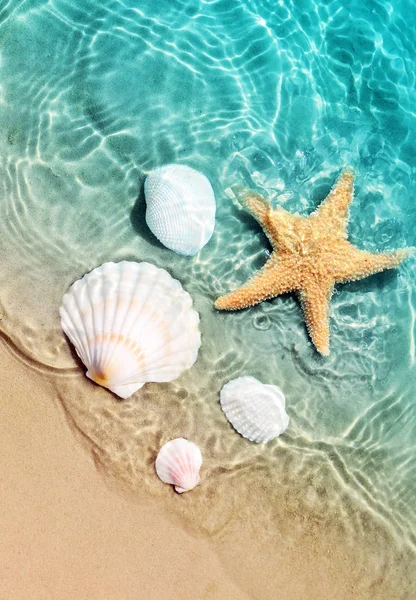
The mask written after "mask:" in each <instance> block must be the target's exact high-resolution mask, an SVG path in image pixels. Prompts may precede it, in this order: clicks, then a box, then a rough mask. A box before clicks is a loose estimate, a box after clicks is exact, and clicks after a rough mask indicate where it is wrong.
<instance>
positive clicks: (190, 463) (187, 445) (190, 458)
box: [155, 438, 202, 494]
mask: <svg viewBox="0 0 416 600" xmlns="http://www.w3.org/2000/svg"><path fill="white" fill-rule="evenodd" d="M201 465H202V454H201V450H200V449H199V448H198V446H197V445H196V444H194V443H193V442H188V440H185V439H184V438H176V439H175V440H171V441H170V442H167V443H166V444H165V445H164V446H162V447H161V449H160V450H159V454H158V455H157V458H156V465H155V466H156V473H157V474H158V477H159V478H160V479H161V480H162V481H163V482H164V483H169V484H171V485H174V486H175V490H176V491H177V492H178V494H182V493H183V492H187V491H188V490H192V489H193V488H194V487H196V486H197V485H198V484H199V482H200V481H201V478H200V476H199V470H200V468H201Z"/></svg>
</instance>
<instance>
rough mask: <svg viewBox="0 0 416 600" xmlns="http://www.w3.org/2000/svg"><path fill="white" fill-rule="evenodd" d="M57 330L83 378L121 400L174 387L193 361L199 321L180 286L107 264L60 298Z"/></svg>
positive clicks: (155, 273)
mask: <svg viewBox="0 0 416 600" xmlns="http://www.w3.org/2000/svg"><path fill="white" fill-rule="evenodd" d="M59 312H60V315H61V324H62V329H63V330H64V332H65V333H66V335H67V336H68V337H69V339H70V340H71V342H72V343H73V344H74V346H75V349H76V351H77V354H78V356H79V357H80V359H81V360H82V362H83V363H84V364H85V366H86V367H87V369H88V371H87V376H88V377H89V378H90V379H92V380H93V381H95V382H96V383H98V384H99V385H102V386H104V387H106V388H108V389H109V390H111V391H112V392H114V393H115V394H117V395H118V396H120V397H121V398H127V397H128V396H130V395H131V394H133V393H134V392H135V391H136V390H138V389H140V388H141V387H142V386H143V385H144V384H145V383H146V382H150V381H153V382H161V381H172V380H173V379H175V378H176V377H178V376H179V375H180V374H181V373H182V371H184V370H185V369H189V367H191V366H192V365H193V364H194V362H195V361H196V358H197V355H198V350H199V347H200V345H201V335H200V332H199V315H198V313H197V312H196V311H195V310H193V309H192V299H191V297H190V295H189V294H188V293H187V292H185V290H183V288H182V286H181V284H180V283H179V281H177V280H176V279H173V278H172V277H171V276H170V275H169V273H168V272H167V271H165V270H164V269H158V268H157V267H155V266H154V265H151V264H150V263H146V262H142V263H135V262H127V261H123V262H120V263H105V264H103V265H101V267H98V268H96V269H94V270H93V271H91V273H88V274H87V275H85V276H84V277H83V278H82V279H80V280H78V281H76V282H75V283H74V284H73V285H72V286H71V288H70V289H69V291H68V293H67V294H65V296H64V297H63V299H62V306H61V308H60V310H59Z"/></svg>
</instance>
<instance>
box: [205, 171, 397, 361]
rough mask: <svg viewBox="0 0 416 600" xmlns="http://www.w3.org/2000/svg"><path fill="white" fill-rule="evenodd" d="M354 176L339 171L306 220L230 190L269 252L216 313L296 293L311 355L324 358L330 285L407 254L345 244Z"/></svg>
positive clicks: (370, 271) (247, 193) (224, 298)
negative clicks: (257, 226) (314, 350)
mask: <svg viewBox="0 0 416 600" xmlns="http://www.w3.org/2000/svg"><path fill="white" fill-rule="evenodd" d="M353 185H354V176H353V173H352V171H351V170H350V169H346V170H344V171H343V172H342V174H341V176H340V177H339V179H338V181H337V182H336V184H335V185H334V187H333V188H332V190H331V192H330V193H329V195H328V196H327V197H326V199H325V200H324V201H323V202H322V204H321V205H320V206H319V207H318V209H317V210H316V211H315V212H313V213H312V214H311V215H310V216H309V217H302V216H300V215H298V214H291V213H288V212H287V211H286V210H284V209H283V208H277V209H276V210H273V209H272V207H271V205H270V203H269V202H268V201H267V200H266V199H265V198H263V197H262V196H261V195H259V194H256V193H254V192H250V191H249V190H246V189H241V188H239V187H236V188H233V191H234V193H235V194H236V196H237V198H238V200H239V201H240V203H241V204H242V205H243V206H244V207H245V208H246V209H247V210H248V211H249V212H250V213H251V214H252V215H253V216H254V217H255V218H256V219H257V221H258V222H259V223H260V225H261V226H262V228H263V230H264V232H265V234H266V235H267V237H268V238H269V240H270V243H271V245H272V248H273V252H272V254H271V256H270V258H269V260H268V261H267V263H266V264H265V265H264V267H263V268H262V269H261V270H260V271H258V272H257V273H256V274H255V275H254V276H253V277H252V278H251V279H249V280H248V281H247V283H245V284H244V285H243V286H242V287H241V288H239V289H238V290H236V291H234V292H230V293H229V294H226V295H225V296H222V297H221V298H219V299H218V300H217V301H216V303H215V307H216V308H217V309H219V310H238V309H241V308H247V307H249V306H254V305H255V304H259V303H260V302H262V301H263V300H268V299H270V298H274V297H275V296H278V295H279V294H284V293H285V292H292V291H294V292H297V294H298V295H299V298H300V302H301V305H302V309H303V313H304V317H305V321H306V325H307V328H308V331H309V335H310V336H311V339H312V341H313V343H314V344H315V346H316V348H317V350H318V351H319V352H320V353H321V354H323V355H328V354H329V301H330V299H331V296H332V292H333V289H334V285H335V284H336V283H345V282H347V281H353V280H357V279H363V278H364V277H368V276H369V275H372V274H373V273H378V272H380V271H384V270H385V269H392V268H394V267H398V266H399V265H400V263H401V262H402V261H403V260H404V259H405V258H406V257H407V256H408V250H407V249H403V250H398V251H396V252H388V253H381V252H380V253H371V252H365V251H364V250H359V249H358V248H356V247H355V246H353V245H352V244H351V243H350V242H349V241H348V240H347V224H348V208H349V205H350V203H351V201H352V199H353V195H354V187H353Z"/></svg>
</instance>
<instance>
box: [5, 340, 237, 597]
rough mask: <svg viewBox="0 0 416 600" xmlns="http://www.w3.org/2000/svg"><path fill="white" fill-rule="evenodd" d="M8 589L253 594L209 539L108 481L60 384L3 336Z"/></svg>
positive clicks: (21, 593)
mask: <svg viewBox="0 0 416 600" xmlns="http://www.w3.org/2000/svg"><path fill="white" fill-rule="evenodd" d="M0 357H1V358H0V361H1V371H0V386H1V390H2V394H1V398H2V400H1V406H0V413H1V414H0V449H1V450H0V456H1V471H2V476H1V487H2V490H1V496H0V530H1V545H2V558H1V564H0V598H2V599H13V600H20V599H22V600H27V598H29V597H30V598H31V599H32V600H38V599H39V600H43V599H48V598H53V599H58V598H59V599H60V600H66V599H71V600H72V599H74V600H75V599H81V598H88V600H95V599H97V600H104V599H105V600H116V599H117V600H130V599H132V600H133V599H134V600H141V599H147V600H153V599H154V600H161V599H164V600H169V599H170V598H172V599H173V598H175V599H177V598H181V599H184V600H185V599H189V600H194V599H197V598H201V599H204V600H205V599H206V600H222V599H224V600H226V599H228V600H229V599H231V598H232V599H235V600H240V599H241V600H244V599H246V598H248V597H249V596H247V595H246V594H245V593H243V592H242V591H240V590H239V589H238V588H237V587H236V585H235V584H234V583H233V582H232V581H230V579H229V578H228V577H227V575H226V574H225V573H224V571H223V568H222V566H221V564H220V561H219V558H218V557H217V555H216V553H215V552H214V550H213V549H212V547H211V545H210V544H209V543H208V542H206V541H205V540H202V539H198V538H194V537H191V536H190V535H189V534H188V533H187V532H186V531H185V530H184V529H183V528H182V527H181V526H180V525H179V524H178V523H175V520H174V519H173V518H172V516H170V517H169V518H168V516H167V515H165V514H164V512H163V509H162V508H161V507H160V506H158V504H157V503H155V501H154V500H153V499H152V501H151V502H148V503H147V504H146V505H143V504H138V503H137V500H136V499H132V498H129V496H128V494H126V493H124V492H120V491H118V490H117V489H116V488H115V486H112V485H109V483H108V482H106V481H105V480H104V478H103V476H102V475H101V473H100V472H99V471H98V470H97V468H96V466H95V463H94V461H93V458H92V454H91V453H89V452H87V451H86V450H85V448H84V447H83V445H82V444H80V443H79V440H77V439H76V437H75V436H74V434H73V432H72V430H71V428H70V426H69V424H68V422H67V419H66V417H65V413H64V411H63V409H62V407H61V405H60V404H59V402H58V401H57V400H56V397H55V394H54V388H53V386H52V385H51V384H50V383H48V382H45V381H43V380H42V376H40V375H38V374H36V373H34V372H33V371H31V370H29V369H28V368H26V367H25V366H24V365H22V364H20V362H18V360H16V359H15V358H14V357H12V356H10V354H9V352H7V351H6V348H5V346H4V344H0Z"/></svg>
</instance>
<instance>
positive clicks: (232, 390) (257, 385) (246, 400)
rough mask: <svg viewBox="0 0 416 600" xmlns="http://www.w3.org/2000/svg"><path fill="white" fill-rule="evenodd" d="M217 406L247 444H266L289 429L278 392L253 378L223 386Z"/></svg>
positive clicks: (276, 388)
mask: <svg viewBox="0 0 416 600" xmlns="http://www.w3.org/2000/svg"><path fill="white" fill-rule="evenodd" d="M220 402H221V407H222V410H223V411H224V413H225V416H226V417H227V419H228V420H229V421H230V423H231V425H232V426H233V427H234V429H236V430H237V431H238V432H239V433H240V434H241V435H242V436H243V437H245V438H247V439H248V440H250V441H251V442H257V443H260V442H263V443H265V442H268V441H270V440H272V439H273V438H275V437H277V436H278V435H280V434H281V433H283V432H284V430H285V429H286V427H287V426H288V425H289V417H288V415H287V413H286V411H285V397H284V395H283V392H282V390H281V389H280V388H279V387H277V385H267V384H264V383H261V382H260V381H258V379H256V378H255V377H239V378H238V379H233V380H232V381H229V382H228V383H226V384H225V385H224V387H223V388H222V390H221V393H220Z"/></svg>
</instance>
